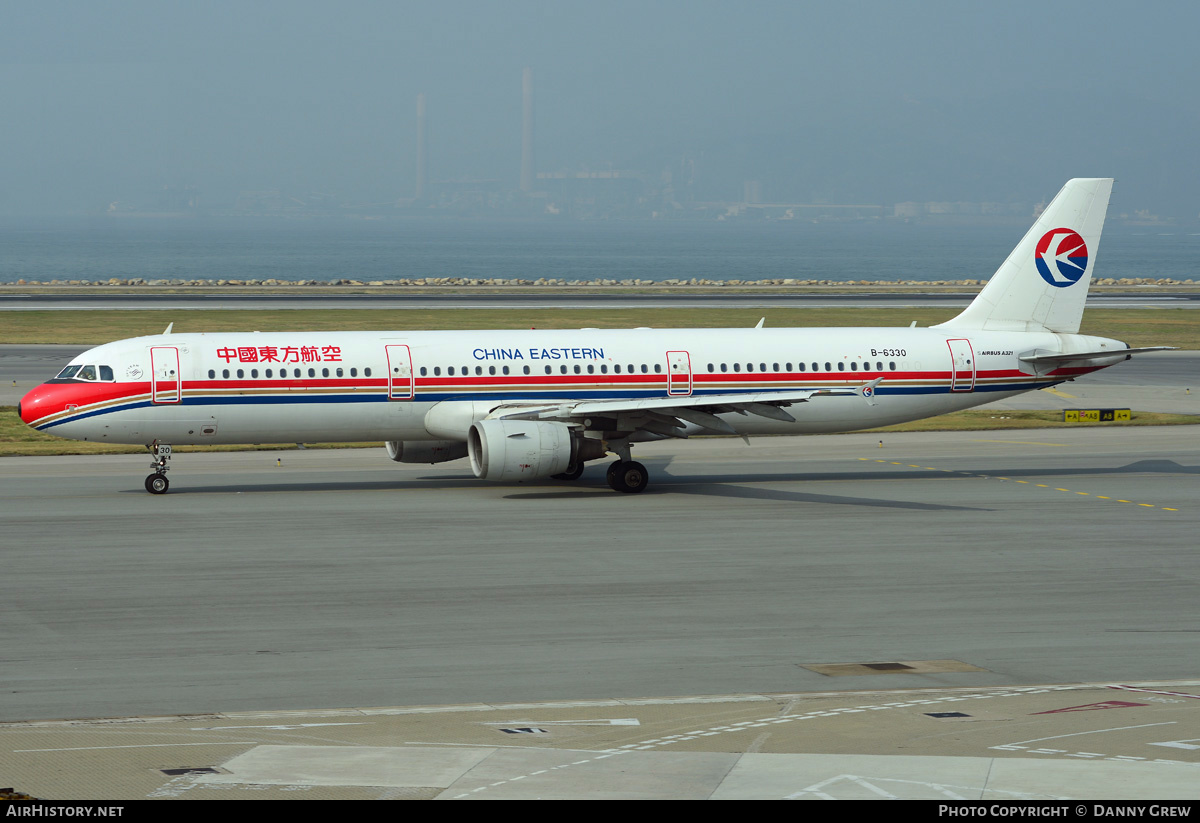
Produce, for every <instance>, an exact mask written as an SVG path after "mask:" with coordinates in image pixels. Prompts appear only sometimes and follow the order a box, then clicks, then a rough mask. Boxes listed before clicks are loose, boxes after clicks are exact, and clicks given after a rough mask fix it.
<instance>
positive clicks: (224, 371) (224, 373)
mask: <svg viewBox="0 0 1200 823" xmlns="http://www.w3.org/2000/svg"><path fill="white" fill-rule="evenodd" d="M221 377H222V379H224V380H228V379H229V369H221Z"/></svg>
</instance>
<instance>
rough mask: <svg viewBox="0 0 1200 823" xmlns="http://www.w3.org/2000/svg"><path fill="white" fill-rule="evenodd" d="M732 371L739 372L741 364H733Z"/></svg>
mask: <svg viewBox="0 0 1200 823" xmlns="http://www.w3.org/2000/svg"><path fill="white" fill-rule="evenodd" d="M733 370H734V371H736V372H740V371H741V370H742V364H741V363H734V364H733Z"/></svg>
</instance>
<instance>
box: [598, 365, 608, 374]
mask: <svg viewBox="0 0 1200 823" xmlns="http://www.w3.org/2000/svg"><path fill="white" fill-rule="evenodd" d="M600 373H601V374H608V366H607V365H605V364H604V363H601V364H600Z"/></svg>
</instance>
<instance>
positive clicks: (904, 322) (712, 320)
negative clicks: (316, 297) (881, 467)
mask: <svg viewBox="0 0 1200 823" xmlns="http://www.w3.org/2000/svg"><path fill="white" fill-rule="evenodd" d="M957 313H958V310H957V309H953V308H922V307H915V308H853V307H832V308H779V309H771V308H749V309H744V308H711V309H710V308H686V309H685V308H663V307H656V308H628V309H603V310H597V309H574V308H562V309H544V308H541V309H526V308H514V307H504V308H496V309H405V310H403V311H394V310H383V309H274V310H265V311H228V310H207V309H196V310H186V309H179V310H153V311H132V310H115V309H114V310H110V309H88V310H73V309H72V310H64V311H11V312H4V313H3V315H0V317H2V319H0V343H8V344H30V343H67V344H77V345H98V344H100V343H108V342H111V341H113V340H121V339H124V338H127V337H139V336H142V335H148V334H161V333H162V331H163V330H164V329H165V328H166V327H167V324H168V323H174V324H175V328H174V331H175V332H176V333H184V332H209V333H221V332H251V331H262V332H272V331H371V330H388V331H417V330H424V329H528V328H539V329H579V328H606V329H614V328H615V329H620V328H633V327H635V326H650V327H654V328H744V329H750V328H752V327H753V326H754V324H755V323H757V322H758V320H759V318H760V317H763V316H765V317H766V319H767V323H766V325H767V326H768V327H770V328H805V327H814V328H824V327H830V326H884V327H889V326H890V327H903V326H908V325H909V324H910V323H912V322H913V321H914V320H915V321H916V323H917V325H918V326H931V325H934V324H936V323H941V322H943V321H945V320H949V319H950V318H951V317H953V316H954V315H955V314H957ZM1080 331H1081V333H1083V334H1094V335H1098V336H1101V337H1112V338H1116V339H1118V340H1123V341H1125V342H1126V343H1128V344H1129V345H1131V346H1177V347H1179V348H1182V349H1200V312H1198V311H1196V310H1195V309H1089V310H1088V311H1087V313H1086V314H1085V315H1084V322H1083V327H1082V328H1081V329H1080Z"/></svg>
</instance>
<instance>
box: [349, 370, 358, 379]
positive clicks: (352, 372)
mask: <svg viewBox="0 0 1200 823" xmlns="http://www.w3.org/2000/svg"><path fill="white" fill-rule="evenodd" d="M350 376H351V377H358V369H357V368H352V369H350Z"/></svg>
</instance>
